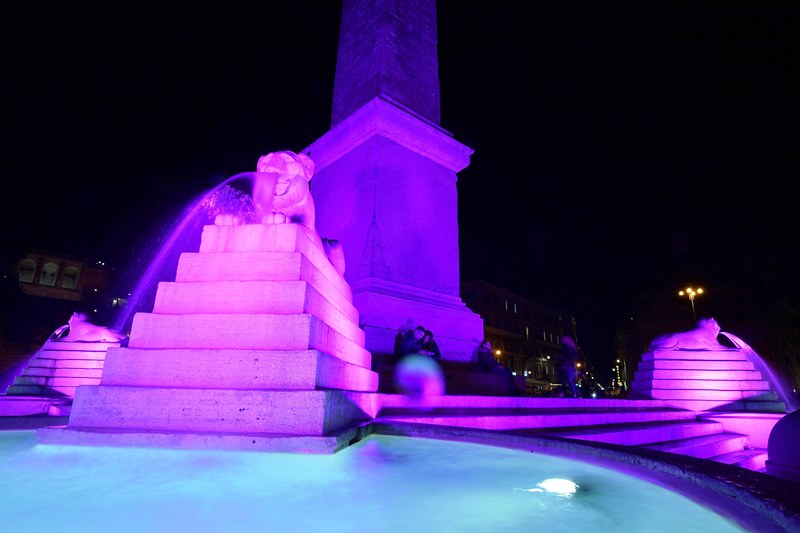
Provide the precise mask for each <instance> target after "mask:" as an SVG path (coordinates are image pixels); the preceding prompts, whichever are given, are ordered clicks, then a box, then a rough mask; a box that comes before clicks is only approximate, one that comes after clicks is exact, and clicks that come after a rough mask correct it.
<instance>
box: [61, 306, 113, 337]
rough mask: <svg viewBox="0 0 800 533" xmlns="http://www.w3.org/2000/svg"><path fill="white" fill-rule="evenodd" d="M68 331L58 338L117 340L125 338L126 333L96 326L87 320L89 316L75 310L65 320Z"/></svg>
mask: <svg viewBox="0 0 800 533" xmlns="http://www.w3.org/2000/svg"><path fill="white" fill-rule="evenodd" d="M67 323H68V324H69V332H68V333H67V334H66V335H65V336H64V337H61V338H60V339H58V340H61V341H81V342H119V341H121V340H123V339H125V338H126V335H124V334H122V333H117V332H116V331H113V330H110V329H108V328H106V327H103V326H98V325H96V324H92V323H91V322H89V317H88V316H87V315H86V314H85V313H79V312H75V313H72V316H71V317H70V318H69V321H68V322H67Z"/></svg>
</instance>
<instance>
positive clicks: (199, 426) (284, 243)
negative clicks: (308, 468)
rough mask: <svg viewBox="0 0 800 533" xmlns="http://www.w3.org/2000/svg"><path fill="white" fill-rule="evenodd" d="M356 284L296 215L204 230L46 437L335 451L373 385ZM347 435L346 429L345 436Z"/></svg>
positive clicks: (127, 443) (342, 443)
mask: <svg viewBox="0 0 800 533" xmlns="http://www.w3.org/2000/svg"><path fill="white" fill-rule="evenodd" d="M370 366H371V355H370V353H369V352H368V351H367V350H366V349H365V348H364V332H363V331H362V330H361V329H359V327H358V312H357V311H356V309H355V307H354V306H353V304H352V293H351V291H350V287H349V286H348V285H347V282H346V281H345V280H344V278H343V277H342V276H341V274H339V273H338V272H337V271H336V270H335V268H334V266H333V265H332V264H331V262H330V261H329V260H328V258H327V257H326V256H325V253H324V251H323V250H322V248H321V247H320V246H319V244H318V243H317V239H314V235H313V234H312V233H311V232H310V231H309V230H307V229H306V228H305V227H303V226H301V225H300V224H275V225H264V224H253V225H242V226H217V225H213V226H211V225H210V226H206V227H205V228H204V230H203V235H202V238H201V244H200V250H199V252H198V253H183V254H182V255H181V257H180V260H179V263H178V268H177V273H176V279H175V282H162V283H160V284H159V286H158V291H157V293H156V299H155V304H154V308H153V312H152V313H137V314H136V315H135V316H134V319H133V324H132V327H131V333H130V339H129V341H128V346H127V347H125V348H122V347H118V348H111V349H109V350H108V354H107V356H106V359H105V365H104V368H103V373H102V377H101V378H100V380H99V383H98V384H97V385H85V386H81V387H79V388H78V389H77V391H76V394H75V399H74V403H73V407H72V412H71V414H70V418H69V423H68V424H67V426H66V427H56V426H53V427H48V428H42V429H40V430H38V431H37V437H38V439H39V442H40V443H43V444H50V443H53V444H84V445H123V446H155V447H177V448H213V449H236V450H274V451H300V452H308V453H331V452H334V451H336V450H338V449H340V448H342V447H343V446H346V445H347V443H348V442H349V438H350V437H348V436H347V433H348V432H352V431H355V430H353V429H352V428H355V427H357V425H358V423H360V422H361V421H363V420H367V419H368V418H369V417H368V416H367V415H366V414H365V413H364V411H363V409H362V408H361V406H360V405H358V404H357V403H355V402H354V401H353V400H352V399H351V396H350V395H349V393H351V392H353V391H358V392H362V393H369V392H373V391H375V390H376V389H377V381H378V379H377V374H375V373H374V372H372V371H371V370H370ZM342 434H344V435H342Z"/></svg>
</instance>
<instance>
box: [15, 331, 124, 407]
mask: <svg viewBox="0 0 800 533" xmlns="http://www.w3.org/2000/svg"><path fill="white" fill-rule="evenodd" d="M53 336H56V334H54V335H53ZM119 345H120V343H119V342H82V341H63V340H58V339H53V337H51V338H50V339H48V340H47V341H45V343H44V344H43V345H42V347H41V348H40V349H39V351H37V352H36V354H34V356H33V357H32V358H31V359H30V361H29V362H28V366H27V367H25V369H24V370H23V371H22V374H20V375H19V376H17V377H16V378H15V379H14V382H13V383H12V384H11V385H9V387H8V390H6V394H7V395H9V396H46V397H55V398H72V397H74V396H75V389H76V388H77V387H78V385H97V384H99V383H100V376H101V375H102V373H103V361H104V360H105V356H106V350H108V349H109V348H113V347H118V346H119Z"/></svg>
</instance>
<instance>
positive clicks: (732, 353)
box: [629, 348, 786, 413]
mask: <svg viewBox="0 0 800 533" xmlns="http://www.w3.org/2000/svg"><path fill="white" fill-rule="evenodd" d="M629 397H631V398H651V399H656V400H665V401H667V402H668V403H669V404H670V405H673V406H675V407H681V408H684V409H691V410H693V411H736V412H762V413H767V412H769V413H786V405H785V404H784V403H783V402H782V401H780V400H779V398H778V394H777V392H776V391H775V390H774V389H773V388H772V386H771V384H770V383H769V382H768V381H767V380H766V379H765V378H764V377H763V376H762V374H761V372H760V371H759V370H757V369H756V366H755V364H754V363H753V362H752V361H750V360H749V359H748V357H747V355H746V354H745V353H744V351H743V350H740V349H737V348H730V349H719V350H654V351H649V352H645V353H644V354H642V360H641V361H640V363H639V366H638V368H637V370H636V372H635V374H634V379H633V382H632V383H631V391H630V394H629Z"/></svg>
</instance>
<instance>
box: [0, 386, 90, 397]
mask: <svg viewBox="0 0 800 533" xmlns="http://www.w3.org/2000/svg"><path fill="white" fill-rule="evenodd" d="M75 389H77V385H17V384H13V385H11V386H9V387H8V390H7V391H6V394H8V395H9V396H12V395H13V396H49V397H51V398H63V397H68V398H72V397H74V396H75Z"/></svg>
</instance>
